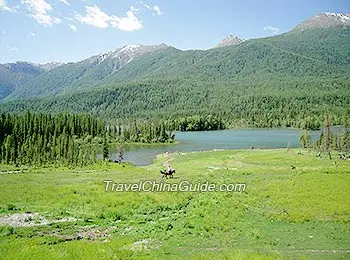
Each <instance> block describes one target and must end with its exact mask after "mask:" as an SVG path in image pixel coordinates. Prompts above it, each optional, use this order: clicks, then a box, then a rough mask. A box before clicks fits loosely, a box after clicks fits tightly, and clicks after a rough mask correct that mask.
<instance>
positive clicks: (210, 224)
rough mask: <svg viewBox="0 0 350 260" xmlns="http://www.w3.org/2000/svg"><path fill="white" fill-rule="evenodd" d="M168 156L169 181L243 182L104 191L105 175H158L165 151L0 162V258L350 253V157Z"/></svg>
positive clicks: (131, 178)
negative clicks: (135, 158)
mask: <svg viewBox="0 0 350 260" xmlns="http://www.w3.org/2000/svg"><path fill="white" fill-rule="evenodd" d="M169 156H170V160H171V165H172V167H174V168H175V169H176V174H175V177H174V179H167V180H165V182H166V183H179V182H181V181H183V180H187V181H189V182H191V183H198V182H201V183H204V182H206V181H208V182H209V183H214V184H217V185H220V184H223V183H224V184H225V183H226V184H227V183H245V184H246V190H245V191H244V192H219V191H217V192H110V191H109V192H106V191H105V183H104V182H103V181H104V180H113V182H114V183H138V182H140V181H147V180H156V181H158V182H160V181H161V180H162V179H161V175H160V174H159V170H160V169H162V168H163V164H164V161H165V160H166V159H167V158H166V155H160V156H158V157H157V159H156V161H155V162H154V163H153V164H152V165H150V166H147V167H134V166H132V165H128V164H124V165H119V164H113V163H111V164H107V163H106V164H101V165H96V166H93V167H90V168H83V169H64V168H58V169H54V168H40V169H34V168H33V169H22V168H20V169H13V167H10V166H0V172H1V171H3V173H2V174H0V213H1V214H0V223H1V222H2V223H3V224H2V225H1V226H0V258H1V259H62V258H63V259H184V258H187V259H349V258H350V195H349V191H350V161H344V160H340V159H333V160H329V159H328V158H327V157H323V158H318V157H316V156H315V153H311V152H307V151H303V154H302V155H299V154H297V151H296V150H291V151H289V152H287V151H286V150H285V149H284V150H237V151H211V152H196V153H186V154H183V153H177V154H170V155H169ZM334 158H337V157H336V156H334ZM14 170H16V171H14ZM18 170H19V171H18ZM22 170H23V171H22ZM6 221H7V222H6ZM6 223H7V224H6Z"/></svg>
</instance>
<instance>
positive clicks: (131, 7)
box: [130, 6, 140, 13]
mask: <svg viewBox="0 0 350 260" xmlns="http://www.w3.org/2000/svg"><path fill="white" fill-rule="evenodd" d="M130 11H132V12H133V13H137V12H138V11H140V9H139V8H135V7H133V6H130Z"/></svg>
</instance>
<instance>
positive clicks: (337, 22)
mask: <svg viewBox="0 0 350 260" xmlns="http://www.w3.org/2000/svg"><path fill="white" fill-rule="evenodd" d="M336 26H350V14H345V13H329V12H325V13H320V14H317V15H315V16H313V17H311V18H310V19H308V20H306V21H304V22H302V23H301V24H299V25H298V26H297V27H296V28H295V30H304V29H312V28H329V27H336Z"/></svg>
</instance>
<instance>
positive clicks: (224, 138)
mask: <svg viewBox="0 0 350 260" xmlns="http://www.w3.org/2000/svg"><path fill="white" fill-rule="evenodd" d="M301 131H302V130H300V129H231V130H222V131H202V132H177V133H176V136H175V140H177V141H179V142H180V143H179V144H176V145H174V144H170V145H156V146H152V145H150V146H147V145H145V146H138V145H130V146H127V147H126V149H125V154H124V160H125V161H129V162H131V163H133V164H134V165H137V166H144V165H149V164H151V163H152V161H153V160H154V158H155V157H156V155H157V154H160V153H165V152H169V153H171V152H191V151H208V150H213V149H225V150H231V149H251V148H252V147H254V148H260V149H262V148H265V149H266V148H269V149H271V148H286V147H288V146H289V147H291V148H293V147H298V146H299V137H300V133H301ZM310 134H311V138H312V140H316V139H317V138H318V137H319V135H320V131H310ZM117 156H118V155H117V153H116V152H115V151H113V150H112V151H111V157H112V159H116V158H117Z"/></svg>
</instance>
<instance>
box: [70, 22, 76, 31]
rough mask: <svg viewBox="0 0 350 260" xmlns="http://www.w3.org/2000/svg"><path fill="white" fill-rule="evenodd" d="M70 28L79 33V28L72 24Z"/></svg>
mask: <svg viewBox="0 0 350 260" xmlns="http://www.w3.org/2000/svg"><path fill="white" fill-rule="evenodd" d="M69 28H70V29H71V30H72V31H73V32H76V31H78V28H77V27H76V26H75V25H74V24H70V25H69Z"/></svg>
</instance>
